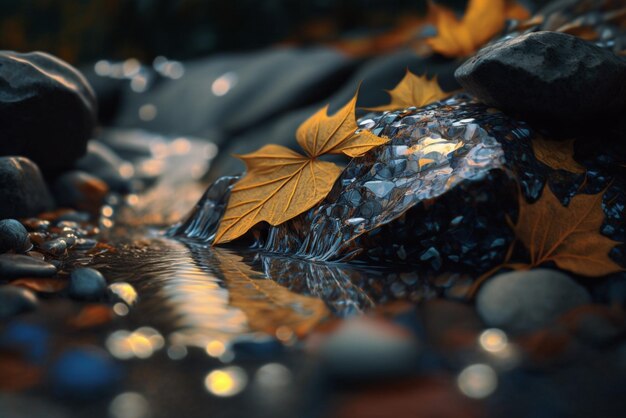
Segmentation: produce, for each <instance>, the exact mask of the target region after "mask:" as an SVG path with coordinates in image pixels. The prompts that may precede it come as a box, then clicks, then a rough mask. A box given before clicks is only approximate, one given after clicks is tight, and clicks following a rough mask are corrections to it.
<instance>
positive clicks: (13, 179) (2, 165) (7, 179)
mask: <svg viewBox="0 0 626 418" xmlns="http://www.w3.org/2000/svg"><path fill="white" fill-rule="evenodd" d="M0 68H1V67H0ZM0 79H1V77H0ZM1 90H2V89H1V88H0V92H1ZM0 97H1V93H0ZM1 101H2V100H1V99H0V102H1ZM0 119H2V118H1V117H0ZM1 131H2V127H0V132H1ZM3 138H4V137H3V136H2V135H1V134H0V148H2V145H1V142H2V141H3ZM11 140H12V141H15V140H16V139H14V138H13V139H11ZM53 207H54V201H53V200H52V196H51V195H50V192H49V191H48V187H47V186H46V183H45V182H44V180H43V177H42V175H41V172H40V171H39V168H38V167H37V165H35V163H33V162H32V161H31V160H29V159H27V158H24V157H0V219H6V218H25V217H28V216H35V215H37V214H39V213H41V212H45V211H48V210H50V209H52V208H53Z"/></svg>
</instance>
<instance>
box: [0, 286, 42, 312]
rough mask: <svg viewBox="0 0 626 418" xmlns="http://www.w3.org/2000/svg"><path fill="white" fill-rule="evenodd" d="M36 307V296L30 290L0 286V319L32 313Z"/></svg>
mask: <svg viewBox="0 0 626 418" xmlns="http://www.w3.org/2000/svg"><path fill="white" fill-rule="evenodd" d="M37 305H38V302H37V296H35V294H34V293H33V292H31V291H30V290H28V289H24V288H21V287H17V286H10V285H6V286H0V319H6V318H11V317H12V316H14V315H17V314H20V313H22V312H29V311H32V310H34V309H35V308H37Z"/></svg>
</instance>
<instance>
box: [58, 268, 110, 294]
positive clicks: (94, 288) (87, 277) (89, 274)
mask: <svg viewBox="0 0 626 418" xmlns="http://www.w3.org/2000/svg"><path fill="white" fill-rule="evenodd" d="M106 286H107V283H106V280H104V277H103V276H102V274H101V273H100V272H99V271H98V270H94V269H92V268H78V269H76V270H74V271H73V272H72V274H71V275H70V284H69V286H68V291H69V294H70V296H72V297H73V298H76V299H86V300H96V299H99V298H101V297H102V296H103V295H104V294H105V291H106Z"/></svg>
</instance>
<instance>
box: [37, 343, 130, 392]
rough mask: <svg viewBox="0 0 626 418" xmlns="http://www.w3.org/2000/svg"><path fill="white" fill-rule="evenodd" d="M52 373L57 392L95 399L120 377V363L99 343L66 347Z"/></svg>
mask: <svg viewBox="0 0 626 418" xmlns="http://www.w3.org/2000/svg"><path fill="white" fill-rule="evenodd" d="M49 373H50V375H49V381H50V384H51V385H52V388H53V390H54V391H55V393H56V394H58V395H60V396H64V397H69V398H80V399H93V398H96V397H98V396H101V395H103V394H106V393H108V392H110V391H112V390H113V389H114V388H115V385H116V383H118V381H119V379H120V378H121V369H120V366H119V365H118V364H117V363H116V362H115V361H114V360H113V359H112V358H111V357H110V356H109V355H108V354H107V353H106V352H105V351H103V350H101V349H99V348H96V347H93V348H92V347H82V348H74V349H70V350H67V351H65V352H64V353H63V354H61V355H60V356H59V358H57V360H56V361H55V362H54V364H53V365H52V366H51V368H50V372H49Z"/></svg>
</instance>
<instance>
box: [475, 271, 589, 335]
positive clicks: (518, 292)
mask: <svg viewBox="0 0 626 418" xmlns="http://www.w3.org/2000/svg"><path fill="white" fill-rule="evenodd" d="M590 302H591V297H590V296H589V294H588V293H587V291H586V290H585V289H584V288H583V287H582V286H580V285H579V284H578V283H576V282H574V280H572V279H571V278H570V277H568V276H567V275H566V274H564V273H561V272H559V271H556V270H548V269H535V270H529V271H514V272H509V273H503V274H498V275H497V276H495V277H493V278H491V279H489V280H488V281H487V282H486V283H485V284H484V285H483V286H482V287H481V288H480V291H479V292H478V295H477V296H476V309H477V311H478V314H479V315H480V317H481V318H482V320H483V321H484V322H485V323H486V324H487V325H488V326H490V327H496V328H502V329H504V330H507V331H513V332H524V331H532V330H535V329H539V328H542V327H545V326H547V325H549V324H550V323H552V322H553V321H554V320H555V319H556V318H557V317H559V316H560V315H561V314H563V313H565V312H567V311H569V310H570V309H573V308H575V307H577V306H580V305H585V304H588V303H590Z"/></svg>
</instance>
